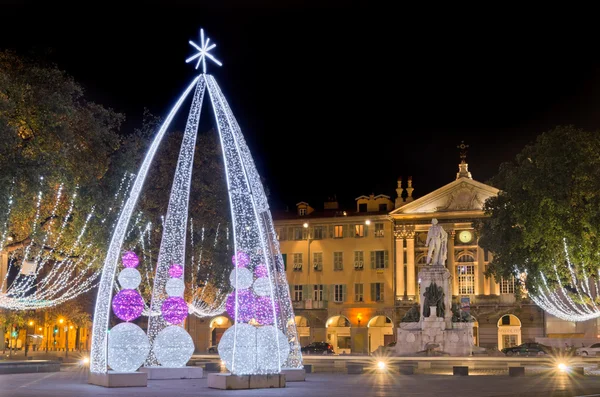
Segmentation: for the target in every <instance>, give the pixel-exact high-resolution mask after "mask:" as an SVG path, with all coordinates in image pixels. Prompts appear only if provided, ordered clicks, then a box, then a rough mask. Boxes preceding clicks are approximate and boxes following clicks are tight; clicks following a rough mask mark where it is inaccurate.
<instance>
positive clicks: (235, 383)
mask: <svg viewBox="0 0 600 397" xmlns="http://www.w3.org/2000/svg"><path fill="white" fill-rule="evenodd" d="M208 387H210V388H212V389H221V390H244V389H270V388H280V387H285V375H283V374H274V375H244V376H239V375H232V374H230V373H210V374H208Z"/></svg>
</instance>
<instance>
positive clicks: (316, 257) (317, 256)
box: [313, 252, 323, 271]
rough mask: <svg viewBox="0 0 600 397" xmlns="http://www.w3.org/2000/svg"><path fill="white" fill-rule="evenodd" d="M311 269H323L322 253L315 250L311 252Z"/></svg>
mask: <svg viewBox="0 0 600 397" xmlns="http://www.w3.org/2000/svg"><path fill="white" fill-rule="evenodd" d="M313 269H315V270H317V271H321V270H323V253H322V252H315V253H313Z"/></svg>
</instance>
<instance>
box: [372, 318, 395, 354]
mask: <svg viewBox="0 0 600 397" xmlns="http://www.w3.org/2000/svg"><path fill="white" fill-rule="evenodd" d="M367 328H368V329H369V353H372V352H374V351H375V350H377V348H379V346H387V345H388V344H389V343H391V342H393V341H394V323H393V322H392V319H391V318H389V317H387V316H375V317H373V318H372V319H370V320H369V322H368V323H367Z"/></svg>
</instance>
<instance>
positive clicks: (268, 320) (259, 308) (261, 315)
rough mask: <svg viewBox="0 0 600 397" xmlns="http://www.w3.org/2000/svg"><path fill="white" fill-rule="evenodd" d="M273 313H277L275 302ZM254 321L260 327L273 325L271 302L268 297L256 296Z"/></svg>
mask: <svg viewBox="0 0 600 397" xmlns="http://www.w3.org/2000/svg"><path fill="white" fill-rule="evenodd" d="M275 313H279V304H278V303H277V301H275ZM254 319H255V320H256V321H257V322H258V323H259V324H260V325H273V323H274V321H273V300H271V298H270V297H269V296H258V297H257V298H256V302H255V304H254Z"/></svg>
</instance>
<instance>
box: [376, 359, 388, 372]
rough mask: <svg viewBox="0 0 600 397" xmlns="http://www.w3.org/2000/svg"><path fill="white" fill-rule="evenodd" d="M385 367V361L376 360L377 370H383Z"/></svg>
mask: <svg viewBox="0 0 600 397" xmlns="http://www.w3.org/2000/svg"><path fill="white" fill-rule="evenodd" d="M385 367H386V364H385V362H383V361H378V362H377V369H379V370H384V369H385Z"/></svg>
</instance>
